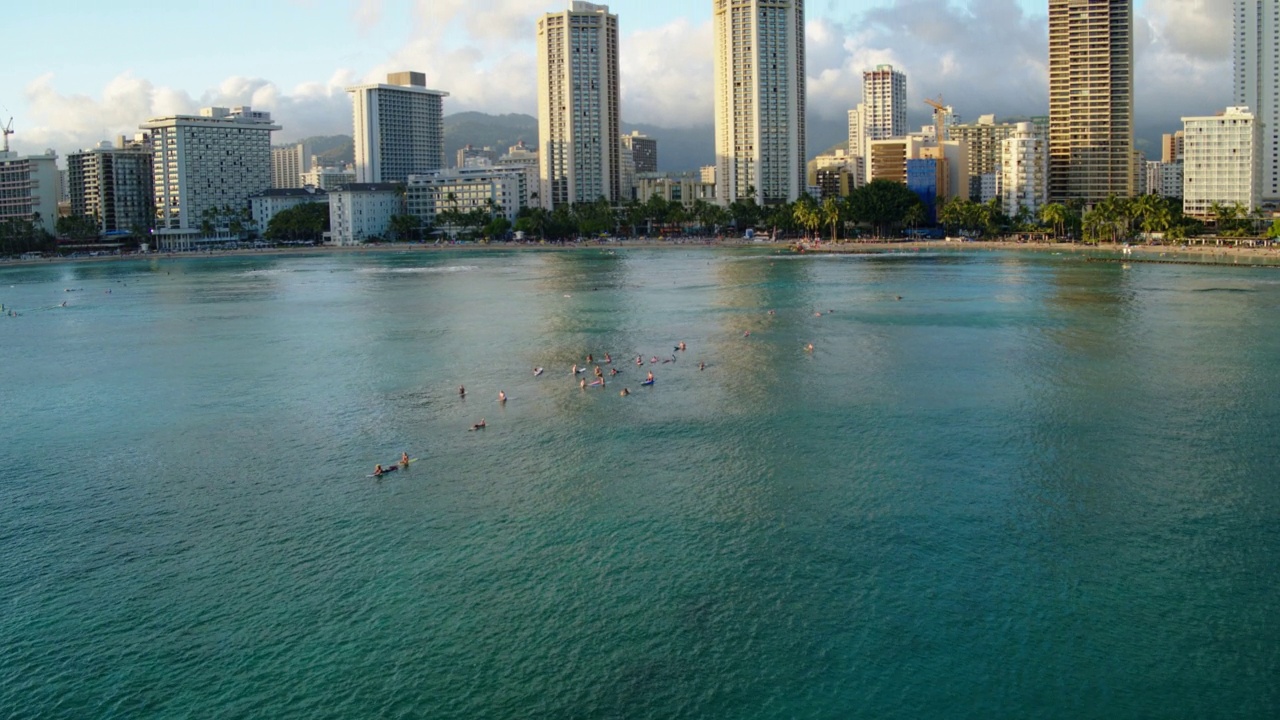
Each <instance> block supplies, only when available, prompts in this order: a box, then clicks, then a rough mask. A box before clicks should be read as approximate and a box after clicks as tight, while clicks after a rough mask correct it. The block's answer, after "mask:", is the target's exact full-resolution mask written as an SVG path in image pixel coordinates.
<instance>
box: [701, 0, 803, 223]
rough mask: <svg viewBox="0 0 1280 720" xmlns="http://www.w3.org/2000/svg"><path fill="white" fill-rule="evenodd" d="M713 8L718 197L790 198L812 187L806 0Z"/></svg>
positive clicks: (727, 0) (730, 1)
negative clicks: (808, 163) (807, 170)
mask: <svg viewBox="0 0 1280 720" xmlns="http://www.w3.org/2000/svg"><path fill="white" fill-rule="evenodd" d="M712 12H713V16H714V23H715V25H714V34H715V106H716V179H717V181H718V183H717V187H716V195H717V198H718V200H719V201H720V202H721V203H722V204H728V203H731V202H734V201H736V200H745V199H746V198H747V197H748V196H751V197H754V198H755V200H756V202H757V203H759V204H761V205H771V204H778V203H783V202H790V201H793V200H795V199H797V198H799V197H800V195H801V194H802V193H804V192H805V191H806V190H807V189H808V183H807V182H806V178H805V174H806V173H805V166H806V160H807V159H808V158H807V157H806V149H805V142H806V138H805V44H804V1H803V0H712ZM753 191H754V192H753Z"/></svg>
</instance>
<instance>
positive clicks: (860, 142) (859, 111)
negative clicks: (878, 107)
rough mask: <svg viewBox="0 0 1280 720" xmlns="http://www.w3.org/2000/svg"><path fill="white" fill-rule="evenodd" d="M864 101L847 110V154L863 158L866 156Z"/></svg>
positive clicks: (865, 113)
mask: <svg viewBox="0 0 1280 720" xmlns="http://www.w3.org/2000/svg"><path fill="white" fill-rule="evenodd" d="M866 117H867V105H866V103H858V107H856V108H854V109H852V110H850V111H849V154H850V155H856V156H858V157H863V158H865V157H866V156H867V133H866V130H865V128H866Z"/></svg>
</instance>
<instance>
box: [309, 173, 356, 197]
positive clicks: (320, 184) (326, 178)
mask: <svg viewBox="0 0 1280 720" xmlns="http://www.w3.org/2000/svg"><path fill="white" fill-rule="evenodd" d="M355 181H356V171H355V169H354V168H340V167H313V168H312V169H311V170H310V171H308V172H304V173H302V186H303V187H308V186H309V187H313V188H316V189H317V190H324V191H326V192H330V191H333V190H336V189H338V188H339V187H342V186H343V185H350V184H351V183H353V182H355Z"/></svg>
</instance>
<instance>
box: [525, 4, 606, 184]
mask: <svg viewBox="0 0 1280 720" xmlns="http://www.w3.org/2000/svg"><path fill="white" fill-rule="evenodd" d="M621 135H622V131H621V114H620V111H619V108H618V16H617V15H611V14H609V7H608V6H607V5H594V4H592V3H587V2H574V3H573V4H572V5H571V7H570V9H569V10H567V11H564V12H558V13H548V14H547V15H544V16H543V17H542V18H541V19H539V20H538V136H539V141H540V142H541V143H542V147H541V148H539V151H538V158H539V162H540V176H541V177H540V182H539V185H540V188H539V190H540V192H539V198H538V203H539V204H540V205H542V206H543V207H545V208H553V207H555V206H557V205H564V204H567V203H581V202H593V201H595V200H598V199H600V198H602V197H603V198H605V199H607V200H610V201H614V200H617V199H619V198H621V196H622V190H621V186H620V181H619V174H620V171H621V169H622V160H621V150H622V143H621V142H620V141H619V138H620V137H621Z"/></svg>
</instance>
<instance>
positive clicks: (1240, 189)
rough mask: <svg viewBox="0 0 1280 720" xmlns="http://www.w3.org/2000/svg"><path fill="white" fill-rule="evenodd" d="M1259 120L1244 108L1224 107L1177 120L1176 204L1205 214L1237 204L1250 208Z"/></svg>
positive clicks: (1255, 197) (1256, 177) (1257, 178)
mask: <svg viewBox="0 0 1280 720" xmlns="http://www.w3.org/2000/svg"><path fill="white" fill-rule="evenodd" d="M1261 125H1262V123H1260V122H1259V121H1258V119H1257V117H1255V116H1254V114H1253V113H1251V112H1250V111H1249V108H1247V107H1229V108H1227V109H1226V111H1224V112H1222V113H1220V114H1218V115H1214V116H1211V117H1184V118H1182V127H1183V132H1184V133H1185V134H1186V138H1185V143H1186V144H1185V147H1184V150H1185V155H1184V157H1183V160H1182V172H1183V180H1182V207H1183V212H1185V213H1186V214H1188V215H1191V216H1192V217H1198V218H1208V217H1209V216H1210V214H1211V213H1210V208H1211V207H1212V206H1213V205H1214V204H1215V203H1216V204H1219V205H1227V206H1232V205H1239V206H1240V207H1242V208H1244V211H1245V212H1253V211H1254V210H1256V209H1257V208H1258V206H1259V205H1260V203H1261V192H1260V188H1261V185H1262V182H1261V180H1262V176H1263V174H1264V173H1263V171H1262V162H1261V161H1262V152H1261V150H1262V148H1261V145H1262V127H1261Z"/></svg>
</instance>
